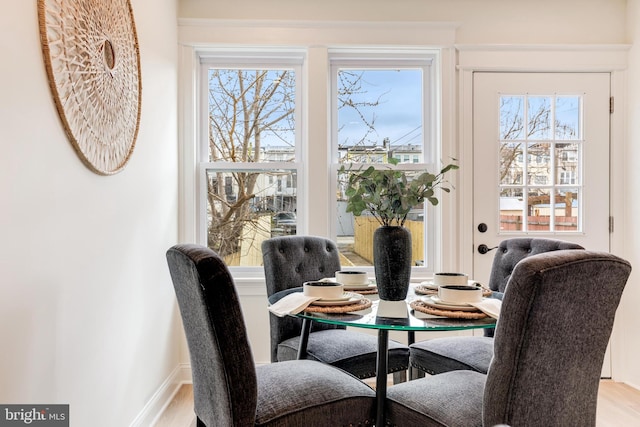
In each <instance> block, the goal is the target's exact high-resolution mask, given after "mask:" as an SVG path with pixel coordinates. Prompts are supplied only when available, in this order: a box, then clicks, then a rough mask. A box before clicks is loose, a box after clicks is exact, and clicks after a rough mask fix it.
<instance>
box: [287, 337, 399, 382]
mask: <svg viewBox="0 0 640 427" xmlns="http://www.w3.org/2000/svg"><path fill="white" fill-rule="evenodd" d="M299 343H300V337H299V336H297V337H294V338H290V339H288V340H285V341H283V342H281V343H280V344H278V360H293V359H295V358H296V356H297V354H298V346H299ZM377 346H378V337H377V336H375V335H369V334H365V333H361V332H351V331H346V330H344V329H329V330H325V331H317V332H313V333H311V334H309V342H308V344H307V359H311V360H317V361H319V362H323V363H328V364H330V365H333V366H335V367H337V368H340V369H342V370H345V371H347V372H349V373H351V374H352V375H355V376H356V377H358V378H371V377H375V376H376V366H375V363H374V362H375V360H376V350H377V348H378V347H377ZM407 358H408V349H407V346H406V345H403V344H399V343H398V342H396V341H393V340H389V351H388V364H389V369H388V372H389V373H393V372H398V371H403V370H406V369H407ZM372 361H373V362H372Z"/></svg>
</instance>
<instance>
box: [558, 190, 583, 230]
mask: <svg viewBox="0 0 640 427" xmlns="http://www.w3.org/2000/svg"><path fill="white" fill-rule="evenodd" d="M579 195H580V193H579V191H578V189H577V188H565V189H562V190H558V191H557V192H556V208H555V211H554V213H555V227H556V230H562V231H578V229H579V228H580V227H579V226H578V216H577V215H576V212H577V211H579V210H580V196H579Z"/></svg>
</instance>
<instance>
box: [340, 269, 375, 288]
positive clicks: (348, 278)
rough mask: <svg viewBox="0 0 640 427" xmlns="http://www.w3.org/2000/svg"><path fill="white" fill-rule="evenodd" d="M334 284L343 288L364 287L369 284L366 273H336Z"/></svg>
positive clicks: (346, 271)
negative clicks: (336, 283)
mask: <svg viewBox="0 0 640 427" xmlns="http://www.w3.org/2000/svg"><path fill="white" fill-rule="evenodd" d="M336 282H338V283H342V284H343V285H345V286H354V285H366V284H367V283H369V275H368V274H367V272H366V271H351V270H341V271H336Z"/></svg>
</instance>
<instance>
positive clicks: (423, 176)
mask: <svg viewBox="0 0 640 427" xmlns="http://www.w3.org/2000/svg"><path fill="white" fill-rule="evenodd" d="M389 163H390V164H391V165H394V166H395V165H397V164H398V160H397V159H394V158H391V159H389ZM456 169H458V165H456V164H453V163H452V164H448V165H446V166H445V167H444V168H442V169H441V170H440V172H439V173H438V174H433V173H430V172H428V171H424V172H420V171H415V172H414V171H406V170H399V169H396V168H395V167H387V168H384V169H376V168H375V167H373V166H369V167H368V168H366V169H363V168H360V169H357V170H353V169H347V168H345V166H344V165H343V166H342V167H341V168H340V170H339V173H340V176H348V179H346V182H345V195H346V197H347V212H352V213H353V214H354V215H355V216H360V215H362V213H363V212H365V211H366V212H369V213H370V214H371V215H373V216H374V217H375V218H376V220H377V221H378V222H379V223H380V224H381V225H385V226H391V225H399V226H403V225H404V222H405V221H406V219H407V215H408V214H409V212H410V211H411V209H413V208H415V207H416V206H418V205H420V204H422V203H423V202H424V201H425V200H427V201H428V202H429V203H431V204H432V205H434V206H436V205H437V204H438V198H437V197H436V193H435V191H436V190H438V189H439V190H442V191H445V192H447V193H449V192H450V191H451V188H453V187H452V186H451V185H447V184H449V182H448V181H447V180H446V179H445V174H446V173H447V172H449V171H451V170H456Z"/></svg>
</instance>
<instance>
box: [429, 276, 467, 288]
mask: <svg viewBox="0 0 640 427" xmlns="http://www.w3.org/2000/svg"><path fill="white" fill-rule="evenodd" d="M468 281H469V277H468V276H467V275H466V274H464V273H435V274H434V275H433V284H434V285H437V286H442V285H466V284H467V283H468Z"/></svg>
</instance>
